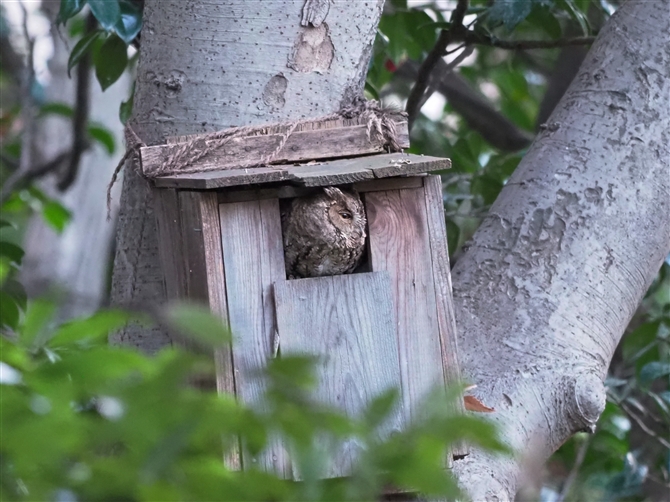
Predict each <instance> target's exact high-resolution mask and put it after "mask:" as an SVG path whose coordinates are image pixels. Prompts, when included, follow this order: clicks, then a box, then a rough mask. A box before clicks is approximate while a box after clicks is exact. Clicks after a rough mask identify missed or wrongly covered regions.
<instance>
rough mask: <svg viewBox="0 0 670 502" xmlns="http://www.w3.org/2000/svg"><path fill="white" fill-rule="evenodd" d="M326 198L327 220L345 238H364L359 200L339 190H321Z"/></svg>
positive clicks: (363, 214) (362, 216)
mask: <svg viewBox="0 0 670 502" xmlns="http://www.w3.org/2000/svg"><path fill="white" fill-rule="evenodd" d="M323 191H324V193H325V194H326V197H327V198H328V204H329V205H328V209H327V211H328V220H329V221H330V223H332V225H333V226H334V227H335V228H336V229H337V230H339V231H340V232H341V233H342V234H343V235H345V236H352V237H354V238H360V237H363V238H365V211H364V209H363V204H361V199H360V198H358V197H354V196H352V195H351V194H348V193H346V192H343V191H342V190H340V189H339V188H333V187H326V188H324V189H323Z"/></svg>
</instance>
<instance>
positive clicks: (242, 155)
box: [140, 115, 409, 177]
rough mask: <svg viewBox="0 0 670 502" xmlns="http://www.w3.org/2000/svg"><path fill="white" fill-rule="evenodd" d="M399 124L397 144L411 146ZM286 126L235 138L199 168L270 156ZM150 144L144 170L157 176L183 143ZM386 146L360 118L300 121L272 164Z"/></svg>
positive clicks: (201, 138) (201, 139)
mask: <svg viewBox="0 0 670 502" xmlns="http://www.w3.org/2000/svg"><path fill="white" fill-rule="evenodd" d="M394 120H395V123H396V129H397V135H398V144H399V145H400V147H401V148H408V147H409V133H408V129H407V119H406V118H405V117H403V116H400V115H397V116H396V118H395V119H394ZM284 130H285V128H278V127H272V126H268V127H267V128H266V129H265V130H264V132H265V134H257V135H255V136H246V137H234V138H230V139H228V141H227V142H226V143H225V144H224V145H222V146H221V147H219V148H217V149H216V150H214V151H212V152H211V153H209V154H207V155H206V156H204V157H203V158H202V159H200V160H199V161H198V162H197V168H198V170H202V171H217V170H221V169H235V168H237V167H240V166H244V165H251V164H253V163H254V162H258V161H260V160H261V159H263V158H267V157H269V156H270V155H271V154H272V153H273V152H275V151H276V149H277V148H278V147H279V145H280V144H281V142H282V141H283V140H284V134H283V131H284ZM205 138H206V135H195V136H190V137H181V138H179V140H187V141H188V140H192V141H194V142H195V144H196V146H197V148H199V149H203V148H205V147H206V145H207V144H208V142H211V140H207V139H205ZM173 141H174V139H173V140H172V141H170V142H169V144H167V145H158V146H148V147H144V148H142V149H141V151H140V156H141V159H142V172H143V173H144V174H145V176H149V177H151V176H155V175H156V174H157V173H158V172H159V170H160V168H161V166H162V165H163V164H164V163H165V161H166V159H167V158H168V156H169V155H170V154H171V153H173V152H175V151H177V150H178V149H179V148H181V146H182V145H183V143H174V142H173ZM383 151H384V146H383V145H381V144H379V143H377V142H374V143H373V142H370V141H369V140H368V135H367V125H366V124H365V122H364V121H362V120H361V119H352V120H344V119H337V120H331V121H327V122H311V123H305V124H301V125H299V126H298V127H296V129H295V130H294V131H293V133H291V134H290V135H289V137H288V139H286V143H285V144H284V147H283V148H282V149H281V151H280V152H278V153H277V154H276V155H275V156H274V158H273V159H272V162H271V163H272V164H281V163H286V162H304V161H307V160H313V159H326V158H328V159H331V158H338V157H344V156H355V155H366V154H371V153H377V152H383ZM193 167H194V166H193V165H191V166H185V169H184V170H185V171H187V170H192V169H193Z"/></svg>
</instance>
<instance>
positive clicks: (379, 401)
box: [363, 389, 398, 429]
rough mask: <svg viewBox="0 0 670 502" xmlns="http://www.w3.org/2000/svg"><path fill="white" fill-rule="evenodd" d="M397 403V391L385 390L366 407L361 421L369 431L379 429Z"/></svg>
mask: <svg viewBox="0 0 670 502" xmlns="http://www.w3.org/2000/svg"><path fill="white" fill-rule="evenodd" d="M397 402H398V391H397V390H396V389H389V390H387V391H386V392H384V393H382V394H380V395H378V396H376V397H375V398H374V399H373V400H372V402H371V403H370V404H369V405H368V406H367V408H366V409H365V412H364V414H363V420H364V421H365V423H366V424H367V425H368V427H370V428H371V429H375V428H377V427H379V426H380V425H381V424H382V423H384V420H386V419H387V418H388V416H389V415H390V414H391V412H392V411H393V408H394V407H395V405H396V403H397Z"/></svg>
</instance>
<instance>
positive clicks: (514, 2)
mask: <svg viewBox="0 0 670 502" xmlns="http://www.w3.org/2000/svg"><path fill="white" fill-rule="evenodd" d="M532 7H533V0H495V2H494V3H493V7H491V10H489V19H490V20H491V21H494V22H495V21H502V22H503V24H504V25H505V28H507V29H508V30H510V31H512V30H513V29H514V28H515V27H516V25H517V24H519V23H520V22H521V21H523V20H524V19H526V17H527V16H528V14H530V11H531V9H532Z"/></svg>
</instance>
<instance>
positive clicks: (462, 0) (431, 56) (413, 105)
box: [405, 0, 469, 130]
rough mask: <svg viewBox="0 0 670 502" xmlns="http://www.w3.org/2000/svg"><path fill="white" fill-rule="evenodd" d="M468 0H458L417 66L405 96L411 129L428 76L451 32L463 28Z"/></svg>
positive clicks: (446, 44) (451, 38)
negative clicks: (433, 44) (448, 18)
mask: <svg viewBox="0 0 670 502" xmlns="http://www.w3.org/2000/svg"><path fill="white" fill-rule="evenodd" d="M468 4H469V0H458V4H456V8H455V9H454V10H453V11H452V13H451V26H450V27H449V29H447V30H442V31H441V32H440V36H439V37H438V39H437V42H435V46H434V47H433V48H432V49H431V51H430V52H429V53H428V56H427V57H426V59H425V60H424V62H423V63H422V64H421V67H420V68H419V74H418V76H417V79H416V82H415V83H414V87H412V91H411V92H410V93H409V98H407V106H406V108H405V109H406V111H407V115H408V121H409V128H410V130H411V128H412V124H413V123H414V119H415V118H416V116H417V114H418V113H419V109H420V108H419V105H420V103H421V99H422V98H423V95H424V93H425V92H426V88H427V87H428V85H429V83H430V76H431V74H432V73H433V70H434V69H435V66H436V65H437V63H438V62H439V61H440V60H441V59H442V55H443V54H444V51H445V50H446V49H447V46H448V45H449V44H450V43H451V42H452V41H453V39H454V37H453V34H454V32H455V31H459V30H464V28H463V18H464V17H465V12H466V11H467V9H468Z"/></svg>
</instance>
